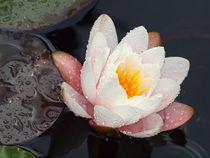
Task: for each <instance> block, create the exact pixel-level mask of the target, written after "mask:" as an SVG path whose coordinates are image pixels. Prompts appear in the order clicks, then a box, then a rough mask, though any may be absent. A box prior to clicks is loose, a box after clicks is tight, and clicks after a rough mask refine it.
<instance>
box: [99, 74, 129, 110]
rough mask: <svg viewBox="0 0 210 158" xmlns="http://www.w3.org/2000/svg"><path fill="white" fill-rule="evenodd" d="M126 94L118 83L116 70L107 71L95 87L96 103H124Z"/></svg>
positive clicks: (113, 104)
mask: <svg viewBox="0 0 210 158" xmlns="http://www.w3.org/2000/svg"><path fill="white" fill-rule="evenodd" d="M126 100H127V94H126V92H125V90H124V88H123V87H122V86H121V85H120V83H119V79H118V76H117V74H116V72H115V71H114V72H113V71H109V72H107V73H106V74H105V75H104V76H102V77H101V80H100V83H99V85H98V88H97V98H96V104H98V105H104V106H106V107H110V108H111V107H114V106H118V105H123V104H125V102H126Z"/></svg>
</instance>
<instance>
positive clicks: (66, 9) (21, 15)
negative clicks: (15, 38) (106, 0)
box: [0, 0, 92, 30]
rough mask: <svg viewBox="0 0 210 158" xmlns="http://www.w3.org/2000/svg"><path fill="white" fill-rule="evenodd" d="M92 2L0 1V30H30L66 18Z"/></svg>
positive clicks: (57, 0)
mask: <svg viewBox="0 0 210 158" xmlns="http://www.w3.org/2000/svg"><path fill="white" fill-rule="evenodd" d="M90 1H92V0H18V1H17V0H0V28H13V29H20V30H31V29H37V28H40V27H44V26H48V25H51V24H55V23H57V22H59V21H61V20H63V19H66V18H68V17H69V16H71V15H72V14H73V13H75V12H76V11H78V10H79V9H80V8H82V7H83V6H84V5H85V4H87V3H89V2H90Z"/></svg>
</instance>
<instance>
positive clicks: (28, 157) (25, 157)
mask: <svg viewBox="0 0 210 158" xmlns="http://www.w3.org/2000/svg"><path fill="white" fill-rule="evenodd" d="M0 158H36V157H35V156H34V155H32V154H31V153H30V152H27V151H25V150H22V149H20V148H17V147H15V146H0Z"/></svg>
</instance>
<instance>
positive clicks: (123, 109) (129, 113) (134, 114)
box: [112, 105, 141, 125]
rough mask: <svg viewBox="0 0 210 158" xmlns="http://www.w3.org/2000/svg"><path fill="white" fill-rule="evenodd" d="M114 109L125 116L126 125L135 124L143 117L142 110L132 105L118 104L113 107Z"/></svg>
mask: <svg viewBox="0 0 210 158" xmlns="http://www.w3.org/2000/svg"><path fill="white" fill-rule="evenodd" d="M112 111H113V112H114V113H117V114H118V115H120V116H121V118H123V120H124V125H129V124H133V123H135V122H137V121H138V120H139V119H140V118H141V110H140V109H138V108H137V107H132V106H128V105H124V106H117V107H115V108H113V109H112Z"/></svg>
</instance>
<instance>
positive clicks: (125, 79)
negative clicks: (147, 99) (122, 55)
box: [116, 64, 147, 98]
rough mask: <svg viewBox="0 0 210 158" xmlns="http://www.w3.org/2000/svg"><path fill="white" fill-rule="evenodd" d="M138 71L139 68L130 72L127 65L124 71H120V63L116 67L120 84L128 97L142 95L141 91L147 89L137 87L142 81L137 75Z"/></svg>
mask: <svg viewBox="0 0 210 158" xmlns="http://www.w3.org/2000/svg"><path fill="white" fill-rule="evenodd" d="M140 72H141V70H138V71H136V72H130V67H129V65H128V66H127V67H126V69H125V71H124V72H122V68H121V64H120V65H119V66H118V67H117V70H116V73H117V75H118V79H119V82H120V85H121V86H122V87H123V88H124V89H125V91H126V93H127V96H128V98H131V97H133V96H139V95H142V93H143V92H144V91H145V90H146V89H147V88H139V85H140V84H141V83H142V82H143V81H142V78H141V77H139V74H140Z"/></svg>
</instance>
